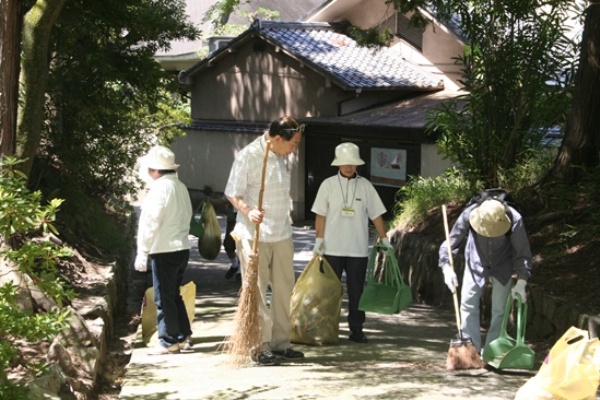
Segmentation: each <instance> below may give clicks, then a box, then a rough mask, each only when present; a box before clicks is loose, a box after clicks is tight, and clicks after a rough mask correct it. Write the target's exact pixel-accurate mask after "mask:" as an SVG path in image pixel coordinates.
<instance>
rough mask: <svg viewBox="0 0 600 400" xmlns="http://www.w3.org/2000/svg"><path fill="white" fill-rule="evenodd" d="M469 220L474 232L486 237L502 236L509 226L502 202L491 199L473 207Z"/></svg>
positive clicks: (508, 219) (509, 222)
mask: <svg viewBox="0 0 600 400" xmlns="http://www.w3.org/2000/svg"><path fill="white" fill-rule="evenodd" d="M469 222H470V223H471V226H472V227H473V229H474V230H475V232H477V233H478V234H480V235H481V236H486V237H499V236H502V235H504V234H505V233H506V232H508V230H509V229H510V226H511V221H510V218H509V217H508V215H506V207H505V206H504V204H503V203H502V202H500V201H498V200H493V199H490V200H486V201H484V202H483V203H481V204H480V205H479V206H477V207H475V208H474V209H473V210H472V211H471V214H470V215H469Z"/></svg>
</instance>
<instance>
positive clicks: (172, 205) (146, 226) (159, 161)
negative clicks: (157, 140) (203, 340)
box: [134, 146, 192, 354]
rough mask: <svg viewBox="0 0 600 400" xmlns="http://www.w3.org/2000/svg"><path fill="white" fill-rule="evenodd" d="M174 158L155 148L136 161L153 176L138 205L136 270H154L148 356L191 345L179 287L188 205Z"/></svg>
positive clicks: (184, 258) (189, 216)
mask: <svg viewBox="0 0 600 400" xmlns="http://www.w3.org/2000/svg"><path fill="white" fill-rule="evenodd" d="M178 167H179V165H177V164H175V154H173V152H172V151H171V150H170V149H168V148H166V147H164V146H155V147H153V148H151V149H150V151H149V152H148V154H146V155H145V156H144V157H142V158H141V159H140V172H141V173H143V174H144V175H146V173H147V175H146V176H149V177H150V178H151V187H150V190H149V191H148V193H147V194H146V197H145V198H144V200H143V203H142V206H141V214H140V219H139V224H138V232H137V255H136V258H135V263H134V268H135V269H136V270H137V271H140V272H145V271H146V270H147V269H148V261H150V265H151V268H152V283H153V286H154V302H155V303H156V308H157V315H156V317H157V323H158V339H159V344H158V346H157V347H156V348H155V349H151V350H150V351H149V354H172V353H179V351H180V350H181V349H187V348H189V347H190V346H191V341H190V338H191V335H192V330H191V327H190V321H189V319H188V316H187V312H186V310H185V305H184V303H183V299H182V298H181V294H180V292H179V287H180V286H181V283H182V280H183V274H184V272H185V270H186V268H187V265H188V261H189V258H190V242H189V239H188V234H189V230H190V220H191V219H192V203H191V201H190V195H189V194H188V190H187V188H186V186H185V185H184V184H183V183H182V182H181V181H180V180H179V179H178V178H177V172H176V171H177V168H178Z"/></svg>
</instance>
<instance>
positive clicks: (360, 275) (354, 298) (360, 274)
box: [325, 255, 369, 331]
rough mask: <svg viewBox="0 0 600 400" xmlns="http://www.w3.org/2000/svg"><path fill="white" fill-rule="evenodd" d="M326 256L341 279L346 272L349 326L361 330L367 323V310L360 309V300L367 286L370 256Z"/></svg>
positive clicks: (351, 328)
mask: <svg viewBox="0 0 600 400" xmlns="http://www.w3.org/2000/svg"><path fill="white" fill-rule="evenodd" d="M325 258H326V259H327V261H328V262H329V264H331V267H332V268H333V270H334V271H335V273H336V275H337V277H338V278H340V280H341V279H342V273H343V272H345V273H346V293H347V294H348V326H349V327H350V330H351V331H354V330H360V329H362V327H363V324H364V323H365V312H364V311H360V310H359V309H358V301H359V300H360V296H361V295H362V292H363V290H364V288H365V280H366V277H367V265H368V262H369V258H368V257H338V256H328V255H326V256H325Z"/></svg>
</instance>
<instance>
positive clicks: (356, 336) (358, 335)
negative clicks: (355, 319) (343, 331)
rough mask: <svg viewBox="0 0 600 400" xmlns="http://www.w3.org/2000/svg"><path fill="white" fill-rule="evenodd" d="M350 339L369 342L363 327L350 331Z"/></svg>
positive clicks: (357, 341)
mask: <svg viewBox="0 0 600 400" xmlns="http://www.w3.org/2000/svg"><path fill="white" fill-rule="evenodd" d="M349 339H350V340H352V341H353V342H356V343H367V342H368V340H367V337H366V336H365V334H364V333H363V331H362V329H361V330H355V331H352V332H350V338H349Z"/></svg>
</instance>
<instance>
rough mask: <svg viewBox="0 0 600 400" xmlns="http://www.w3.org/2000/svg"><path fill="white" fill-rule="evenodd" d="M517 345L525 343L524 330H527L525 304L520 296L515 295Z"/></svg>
mask: <svg viewBox="0 0 600 400" xmlns="http://www.w3.org/2000/svg"><path fill="white" fill-rule="evenodd" d="M517 307H518V309H517V338H516V339H517V344H523V343H525V330H526V328H527V303H523V300H522V299H521V295H520V294H519V293H517Z"/></svg>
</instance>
